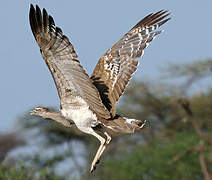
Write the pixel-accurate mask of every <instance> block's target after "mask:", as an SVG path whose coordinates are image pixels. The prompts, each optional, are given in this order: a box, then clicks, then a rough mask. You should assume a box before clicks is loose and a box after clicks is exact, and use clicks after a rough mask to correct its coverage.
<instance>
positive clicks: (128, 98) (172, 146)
mask: <svg viewBox="0 0 212 180" xmlns="http://www.w3.org/2000/svg"><path fill="white" fill-rule="evenodd" d="M163 72H165V73H163V74H162V77H163V78H164V77H166V78H167V77H168V79H166V80H168V81H166V83H165V82H160V81H158V82H153V81H150V80H148V81H147V80H146V81H134V82H132V83H131V86H130V87H129V88H128V89H127V91H126V93H125V96H124V97H123V98H122V101H121V104H120V106H119V112H120V113H122V114H124V115H126V116H128V117H133V118H136V119H144V118H145V119H146V120H147V124H146V127H145V128H144V129H142V130H141V131H139V132H137V133H136V134H135V135H133V136H132V135H130V136H128V135H126V136H124V137H116V138H114V139H113V141H112V143H111V144H110V146H109V148H108V150H107V153H105V154H104V157H103V158H105V159H106V161H103V162H102V163H101V165H100V166H101V167H99V168H98V169H97V171H96V172H94V175H90V174H89V173H88V171H87V169H88V168H87V167H88V166H89V162H90V158H92V155H93V150H94V149H95V148H94V147H95V146H96V145H97V143H98V142H97V141H96V140H94V139H95V138H93V139H92V137H90V136H87V135H86V134H83V133H81V132H80V131H78V130H77V129H76V127H75V126H73V127H71V128H65V127H63V126H61V125H60V124H56V123H55V122H50V121H48V120H43V119H41V118H39V117H33V116H30V115H29V114H28V113H27V114H24V115H23V116H22V117H19V124H21V127H22V128H23V130H24V131H26V130H29V131H32V130H33V132H34V136H33V138H34V139H33V140H35V139H36V138H39V137H41V139H42V141H40V144H39V145H38V146H39V147H40V149H43V150H40V151H38V153H36V154H34V155H28V156H25V161H26V162H30V164H31V165H32V167H33V168H36V169H37V170H38V171H39V170H42V169H43V168H46V167H48V168H49V169H51V170H52V171H53V172H55V171H56V169H57V168H58V164H60V163H61V162H65V163H66V165H67V161H66V160H67V159H71V161H69V163H68V164H70V162H71V166H70V168H71V169H70V170H69V171H68V174H69V175H70V174H72V172H78V174H77V175H78V176H77V177H78V178H79V177H81V178H82V179H86V180H88V179H109V178H110V179H111V180H112V179H152V180H156V179H158V180H159V179H161V180H164V179H185V180H190V179H192V180H193V179H203V178H204V179H205V180H209V179H210V178H211V177H210V176H211V175H210V173H211V171H212V168H211V167H212V166H211V165H212V150H211V149H212V143H211V142H210V139H211V136H212V134H211V130H212V121H211V117H212V89H210V88H208V89H207V90H206V88H205V89H203V88H199V90H200V92H193V93H191V87H192V86H193V84H194V83H196V82H198V81H200V80H202V81H204V78H210V77H211V75H212V60H211V59H210V60H206V61H199V62H195V63H192V64H183V65H170V66H168V68H166V70H163ZM174 78H176V79H174ZM178 78H179V79H180V81H178ZM175 80H176V83H173V82H175ZM197 80H198V81H197ZM170 81H171V82H170ZM203 90H204V91H203ZM20 122H21V123H20ZM29 141H31V139H29ZM64 146H66V148H64ZM52 149H54V150H55V151H54V153H53V155H52V156H48V152H49V151H48V150H52ZM41 152H42V153H41ZM63 174H64V173H63ZM68 174H64V177H69V176H68Z"/></svg>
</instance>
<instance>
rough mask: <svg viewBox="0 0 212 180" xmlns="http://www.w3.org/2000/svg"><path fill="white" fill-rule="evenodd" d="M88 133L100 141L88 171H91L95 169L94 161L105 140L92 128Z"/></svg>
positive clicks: (96, 159) (95, 161)
mask: <svg viewBox="0 0 212 180" xmlns="http://www.w3.org/2000/svg"><path fill="white" fill-rule="evenodd" d="M89 133H90V134H92V135H93V136H95V137H96V138H98V140H99V141H100V143H101V144H100V146H99V149H98V150H97V152H96V155H95V157H94V159H93V162H92V164H91V169H90V172H91V173H92V172H93V171H94V170H95V169H96V163H97V161H98V157H99V154H100V153H101V151H102V148H103V147H104V145H105V142H106V140H105V139H104V138H103V137H101V136H100V135H99V134H97V133H96V132H95V131H94V130H93V129H92V131H90V132H89Z"/></svg>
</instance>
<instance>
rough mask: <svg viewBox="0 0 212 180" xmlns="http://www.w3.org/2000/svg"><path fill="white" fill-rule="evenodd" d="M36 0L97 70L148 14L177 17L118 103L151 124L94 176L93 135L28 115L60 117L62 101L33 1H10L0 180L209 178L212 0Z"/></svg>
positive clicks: (4, 38) (117, 145)
mask: <svg viewBox="0 0 212 180" xmlns="http://www.w3.org/2000/svg"><path fill="white" fill-rule="evenodd" d="M36 2H37V3H38V4H39V6H40V7H41V8H43V7H45V8H46V9H47V10H48V12H49V13H50V14H51V15H52V16H53V17H54V18H55V22H56V24H57V25H59V26H60V27H61V28H62V29H63V32H64V33H65V34H66V35H67V36H68V37H69V38H70V39H71V41H72V42H73V44H74V45H75V49H76V50H77V52H78V54H79V57H80V58H79V60H80V61H81V62H82V64H83V67H85V69H86V70H88V73H89V74H90V73H91V72H92V69H93V67H94V66H95V64H96V62H97V59H98V58H99V57H100V56H101V55H102V54H103V53H104V52H105V51H106V50H107V48H109V47H110V46H111V45H112V44H114V43H115V42H116V41H117V40H118V39H119V38H120V37H121V36H122V35H123V34H124V33H125V32H126V31H128V30H129V29H130V28H131V27H132V26H133V25H134V24H136V22H137V21H139V20H140V19H141V18H142V17H144V16H145V15H147V14H149V13H150V12H156V11H158V10H160V9H164V8H167V9H169V10H170V11H171V12H172V15H171V16H172V20H171V21H170V22H168V23H167V24H166V25H164V28H162V29H164V30H165V32H164V33H162V34H161V35H160V36H159V38H158V39H156V40H154V42H153V43H151V45H150V47H148V48H147V49H146V51H145V55H144V57H143V58H142V60H141V63H140V67H139V69H138V72H137V73H136V74H135V77H134V79H133V81H132V82H131V83H130V85H129V87H128V88H127V90H126V93H125V95H124V96H123V97H122V98H121V101H120V102H119V106H118V111H119V113H120V114H123V115H126V116H128V117H132V118H137V119H146V120H147V124H146V126H145V127H144V128H143V129H142V130H141V131H138V132H137V133H136V134H134V135H125V136H121V137H114V138H113V140H112V142H111V144H110V146H109V147H108V149H107V150H106V152H105V153H104V155H103V157H102V159H101V162H100V164H99V165H98V166H97V170H96V171H95V172H94V173H93V174H90V173H89V172H88V170H89V166H90V163H91V161H92V158H93V156H94V153H95V151H96V149H97V146H98V145H99V144H98V143H99V142H98V141H97V140H96V139H95V138H94V137H92V136H87V135H86V134H83V133H81V132H79V131H78V130H77V129H76V128H75V127H72V128H70V129H68V128H65V127H62V126H61V125H59V124H56V123H55V122H52V121H51V120H44V119H41V118H39V117H34V116H30V115H29V111H30V110H31V109H32V108H34V107H36V106H38V105H43V106H44V105H45V106H46V104H47V105H53V107H50V108H52V110H55V111H57V109H58V107H55V106H56V105H57V104H58V102H59V98H58V96H57V92H56V89H55V86H54V83H53V80H52V78H51V75H50V73H49V72H48V69H47V67H45V65H44V62H43V61H42V59H41V56H40V54H39V49H38V48H37V44H36V43H35V41H34V39H33V36H32V33H31V30H30V27H29V22H28V11H29V4H30V3H33V4H35V1H33V0H30V1H29V0H23V1H12V0H8V1H2V2H1V7H0V9H1V11H0V20H1V25H2V26H1V27H2V28H1V35H0V36H1V43H0V52H1V70H0V82H1V85H0V92H1V93H0V99H1V101H0V107H1V109H0V111H1V125H0V162H1V163H0V180H1V179H2V180H68V179H69V180H90V179H92V180H93V179H94V180H104V179H111V180H118V179H123V180H166V179H167V180H170V179H171V180H172V179H173V180H178V179H182V180H202V179H204V180H211V179H212V86H211V82H212V81H211V80H212V76H211V75H212V59H211V58H210V57H212V54H211V41H212V36H211V29H212V23H210V22H211V5H212V1H211V0H205V1H204V2H203V1H193V0H187V1H184V2H182V1H174V0H173V1H170V0H161V1H154V2H153V1H141V0H133V1H131V2H130V3H131V4H129V2H128V3H123V1H121V0H117V1H113V0H107V1H99V0H93V1H82V0H79V1H67V2H63V3H61V1H51V3H50V2H49V1H39V0H37V1H36ZM120 32H123V33H120ZM158 67H161V68H158ZM158 69H159V70H158ZM32 106H33V107H32ZM27 108H28V109H27ZM8 126H9V127H10V128H8Z"/></svg>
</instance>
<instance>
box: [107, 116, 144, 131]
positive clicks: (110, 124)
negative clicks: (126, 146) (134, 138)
mask: <svg viewBox="0 0 212 180" xmlns="http://www.w3.org/2000/svg"><path fill="white" fill-rule="evenodd" d="M145 123H146V120H137V119H130V118H127V117H121V116H118V117H116V118H114V119H112V120H107V121H105V122H104V123H103V124H104V125H105V126H106V127H107V128H109V129H111V130H113V131H115V132H117V133H124V134H125V133H134V132H135V130H139V129H141V128H143V126H144V125H145Z"/></svg>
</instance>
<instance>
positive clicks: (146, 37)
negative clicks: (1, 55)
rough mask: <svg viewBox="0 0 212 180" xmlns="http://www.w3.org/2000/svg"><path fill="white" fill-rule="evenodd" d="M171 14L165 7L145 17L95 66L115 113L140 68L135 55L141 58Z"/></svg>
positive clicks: (96, 81) (103, 93)
mask: <svg viewBox="0 0 212 180" xmlns="http://www.w3.org/2000/svg"><path fill="white" fill-rule="evenodd" d="M168 15H169V13H167V11H163V10H162V11H159V12H157V13H155V14H153V13H152V14H149V15H148V16H146V17H145V18H144V19H142V20H141V21H140V22H139V23H138V24H136V25H135V26H134V27H133V28H132V29H131V30H130V31H129V32H128V33H127V34H125V35H124V36H123V37H122V38H121V39H120V40H119V41H118V42H117V43H116V44H115V45H113V46H112V48H111V49H109V50H108V51H107V52H106V53H105V54H104V56H102V57H101V58H100V60H99V62H98V64H97V65H96V67H95V69H94V71H93V74H92V76H91V79H92V80H93V84H94V85H95V86H96V87H97V89H98V90H99V93H100V96H101V98H102V101H103V103H104V105H105V106H106V107H107V109H108V110H109V111H110V112H111V114H112V115H113V116H115V114H116V102H117V101H118V99H119V97H120V96H121V95H122V94H123V92H124V90H125V88H126V86H127V84H128V83H129V81H130V79H131V77H132V75H133V73H134V72H135V71H136V70H137V67H138V61H137V60H136V58H138V57H141V56H142V54H143V50H144V49H145V48H146V47H147V45H148V44H149V43H150V42H151V41H152V40H153V39H154V38H155V37H156V36H157V35H158V34H160V33H161V32H162V31H161V30H160V31H157V29H158V28H159V27H160V26H161V25H163V24H164V23H166V22H167V21H168V20H169V19H170V18H167V19H164V18H165V17H167V16H168Z"/></svg>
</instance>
